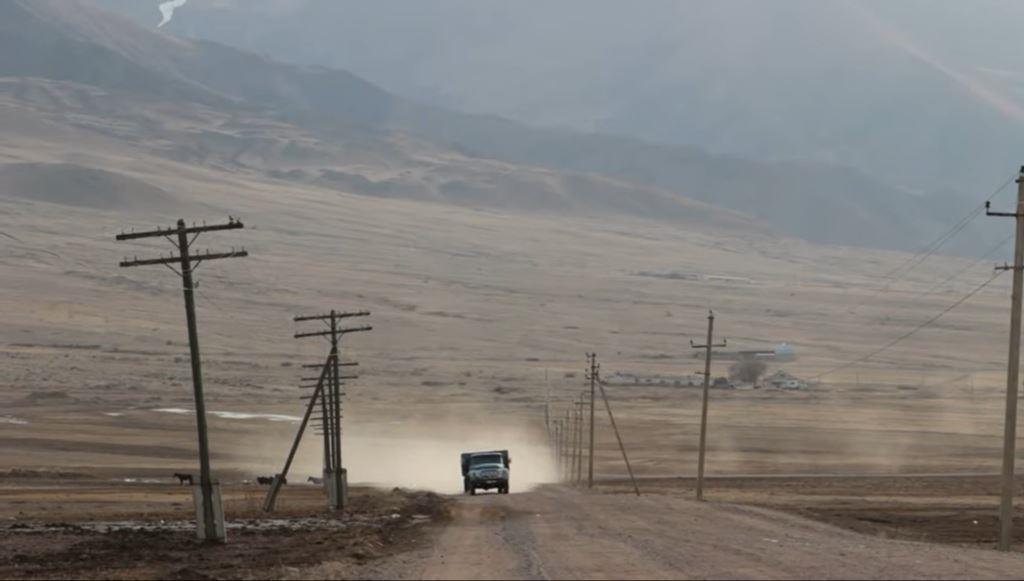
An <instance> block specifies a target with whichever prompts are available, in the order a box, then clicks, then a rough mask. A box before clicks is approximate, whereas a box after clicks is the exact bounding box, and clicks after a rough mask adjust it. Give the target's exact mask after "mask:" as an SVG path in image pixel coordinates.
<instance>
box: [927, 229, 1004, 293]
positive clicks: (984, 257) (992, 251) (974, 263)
mask: <svg viewBox="0 0 1024 581" xmlns="http://www.w3.org/2000/svg"><path fill="white" fill-rule="evenodd" d="M1010 240H1013V234H1010V235H1009V236H1007V237H1006V238H1004V239H1003V240H1002V242H1000V243H999V244H996V245H995V246H993V247H992V248H991V249H989V251H988V252H986V253H985V254H984V255H982V256H981V257H980V258H978V259H976V260H973V261H971V263H970V264H968V265H967V266H965V267H963V268H961V269H960V270H958V271H956V272H955V273H953V274H952V275H950V276H948V277H946V278H945V279H943V280H942V281H941V282H939V283H937V284H935V285H934V286H932V287H931V288H929V289H928V290H926V291H923V292H922V293H920V294H918V295H917V296H915V297H914V298H915V299H919V298H922V297H926V296H928V295H930V294H932V293H933V292H935V291H936V290H938V289H939V288H941V287H943V286H944V285H946V284H949V283H950V282H952V281H953V280H955V279H957V278H959V277H960V275H962V274H963V273H965V272H967V271H968V270H970V269H972V268H974V267H975V266H977V265H978V263H980V262H983V261H985V260H987V259H988V258H989V257H990V256H992V255H993V254H995V253H996V251H998V250H999V249H1000V248H1002V247H1003V246H1006V243H1007V242H1009V241H1010Z"/></svg>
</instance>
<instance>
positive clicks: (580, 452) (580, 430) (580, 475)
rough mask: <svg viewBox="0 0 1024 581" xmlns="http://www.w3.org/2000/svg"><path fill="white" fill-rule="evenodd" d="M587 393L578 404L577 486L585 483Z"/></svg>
mask: <svg viewBox="0 0 1024 581" xmlns="http://www.w3.org/2000/svg"><path fill="white" fill-rule="evenodd" d="M585 398H586V392H583V393H581V394H580V399H579V401H577V402H576V432H577V437H576V441H577V446H576V484H582V483H583V406H585V405H587V402H586V399H585Z"/></svg>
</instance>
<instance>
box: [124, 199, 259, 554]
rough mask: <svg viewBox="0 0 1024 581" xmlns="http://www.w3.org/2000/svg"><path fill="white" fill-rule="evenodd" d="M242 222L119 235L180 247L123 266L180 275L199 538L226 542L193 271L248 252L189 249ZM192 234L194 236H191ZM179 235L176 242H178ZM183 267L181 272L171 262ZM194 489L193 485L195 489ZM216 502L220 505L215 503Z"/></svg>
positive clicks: (126, 238)
mask: <svg viewBox="0 0 1024 581" xmlns="http://www.w3.org/2000/svg"><path fill="white" fill-rule="evenodd" d="M244 227H245V226H243V225H242V222H241V221H239V220H235V219H234V218H233V217H230V216H229V217H228V222H227V224H217V225H214V226H207V225H205V224H204V225H202V226H196V225H195V224H193V225H192V226H190V227H187V226H185V221H184V220H178V225H177V227H176V228H157V229H156V230H151V231H148V232H129V233H121V234H118V235H117V236H116V239H117V240H137V239H140V238H158V237H163V238H166V239H167V240H169V241H170V242H171V244H174V245H175V247H177V249H178V256H174V255H171V256H168V257H164V258H150V259H144V260H139V259H138V258H137V257H136V258H134V259H132V260H128V259H127V258H125V259H124V260H122V261H121V264H120V266H121V267H122V268H127V267H133V266H148V265H154V264H162V265H164V266H166V267H167V268H169V269H171V270H172V271H173V272H175V273H176V274H178V276H180V277H181V281H182V292H183V293H184V294H185V320H186V322H187V324H188V346H189V355H190V357H191V361H192V389H193V391H194V393H195V401H196V428H197V430H198V432H199V494H198V496H199V497H200V498H199V502H197V503H196V504H197V505H198V506H197V507H196V508H197V510H196V517H197V520H198V521H199V523H200V526H199V527H198V535H199V538H200V539H202V540H205V541H211V542H224V541H225V540H226V538H227V535H226V532H225V528H224V511H223V505H222V504H221V502H220V490H219V488H218V489H217V490H216V499H215V498H214V493H215V490H214V482H213V479H212V478H211V476H210V449H209V444H208V440H207V434H206V402H205V400H204V398H203V370H202V364H201V362H200V358H199V331H198V330H197V328H196V303H195V297H194V296H193V295H194V284H193V281H192V273H193V272H194V271H195V269H197V268H199V265H200V264H202V263H203V261H206V260H218V259H221V258H241V257H244V256H248V255H249V253H247V252H246V251H245V250H244V249H243V250H239V251H236V250H234V249H232V250H231V252H221V253H210V251H209V250H207V251H206V252H205V253H203V254H191V253H190V252H189V250H190V249H191V247H192V244H193V243H194V242H195V241H196V238H198V237H199V235H200V234H202V233H203V232H214V231H217V230H237V229H240V228H244ZM190 236H191V239H190V238H189V237H190ZM175 237H177V242H175ZM175 264H176V265H178V266H180V268H181V271H180V272H179V271H178V270H176V269H175V268H174V266H172V265H175ZM193 490H194V489H193ZM215 502H216V505H217V507H216V508H215V507H214V504H215Z"/></svg>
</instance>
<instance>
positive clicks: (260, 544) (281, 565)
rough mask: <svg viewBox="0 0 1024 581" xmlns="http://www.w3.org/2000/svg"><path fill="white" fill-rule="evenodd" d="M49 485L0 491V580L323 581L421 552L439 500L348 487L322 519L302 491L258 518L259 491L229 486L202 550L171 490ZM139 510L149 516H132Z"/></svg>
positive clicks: (186, 506)
mask: <svg viewBox="0 0 1024 581" xmlns="http://www.w3.org/2000/svg"><path fill="white" fill-rule="evenodd" d="M49 486H50V487H47V485H45V484H42V483H39V482H34V483H32V485H31V486H28V485H22V486H18V485H12V484H11V483H5V484H4V486H3V487H0V500H2V501H3V502H0V507H2V508H0V578H4V579H64V578H74V579H238V578H246V579H275V578H286V577H287V578H305V577H316V576H318V575H316V574H315V573H311V571H313V570H315V569H317V568H323V567H324V566H329V568H330V570H331V571H332V573H331V576H336V577H362V576H364V575H363V574H361V573H360V571H361V570H362V569H363V568H365V567H367V566H372V564H373V563H374V562H375V561H377V560H380V559H383V558H385V557H391V556H394V555H395V554H398V553H402V552H405V551H410V550H415V549H417V548H421V547H424V546H427V544H426V543H427V538H428V537H429V535H430V534H431V533H429V532H428V529H429V528H430V526H431V524H434V523H439V522H443V521H444V520H445V519H446V518H447V516H446V515H447V501H446V500H445V499H444V498H442V497H439V496H437V495H435V494H431V493H422V492H410V491H404V490H397V489H396V490H392V491H381V490H373V489H354V490H353V491H352V492H351V496H350V502H349V506H348V507H347V508H346V510H345V512H344V514H342V515H337V514H331V513H328V512H327V511H326V510H325V507H324V500H323V494H322V491H321V490H320V489H319V487H314V486H291V487H288V488H287V489H286V490H285V491H284V492H283V493H282V496H281V497H280V498H281V502H280V504H281V506H282V510H281V511H279V512H278V513H275V514H273V515H271V516H269V517H268V516H267V515H264V514H262V513H260V512H259V510H258V504H257V503H256V502H255V501H254V500H255V499H256V498H258V497H261V496H262V492H264V491H265V489H260V488H256V487H233V488H228V489H226V490H225V497H226V500H225V504H226V512H227V516H228V521H229V522H228V527H229V528H228V543H226V544H223V545H207V546H203V545H201V544H200V543H199V542H198V541H197V540H196V539H195V533H194V524H193V522H192V520H191V519H192V515H191V514H190V511H191V504H190V498H188V496H187V495H188V493H187V492H186V491H185V490H184V489H182V488H179V487H176V486H174V485H152V484H148V485H135V486H132V485H127V484H119V485H115V486H107V485H103V484H100V483H84V482H83V483H66V482H65V483H61V484H60V485H57V484H53V483H51V484H50V485H49ZM15 502H24V504H20V505H19V504H15ZM19 506H20V507H21V509H19V508H18V507H19ZM141 506H149V507H150V510H149V512H134V513H133V512H132V511H133V510H135V509H138V508H139V507H141ZM26 507H32V508H33V509H34V508H37V507H51V508H50V510H44V511H41V512H35V511H32V510H31V509H30V510H29V511H26V510H25V508H26ZM57 507H59V508H57ZM12 513H13V514H12ZM58 514H59V518H56V517H57V516H58ZM129 517H130V518H129Z"/></svg>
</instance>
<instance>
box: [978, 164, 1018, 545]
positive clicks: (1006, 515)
mask: <svg viewBox="0 0 1024 581" xmlns="http://www.w3.org/2000/svg"><path fill="white" fill-rule="evenodd" d="M989 205H990V204H989V202H985V211H986V214H988V215H989V216H1008V217H1012V218H1015V219H1016V222H1017V240H1016V244H1015V246H1014V251H1013V266H1005V265H1004V266H1002V267H998V268H999V269H1002V270H1013V294H1012V295H1011V297H1010V360H1009V363H1008V364H1007V368H1006V421H1005V423H1004V424H1003V480H1002V495H1001V498H1000V502H999V550H1000V551H1009V550H1010V545H1011V544H1012V541H1013V539H1012V534H1013V480H1014V466H1013V463H1014V456H1015V455H1016V443H1017V389H1018V374H1019V371H1020V332H1021V326H1020V323H1021V321H1020V318H1021V296H1022V291H1024V166H1021V168H1020V174H1019V175H1018V176H1017V211H1016V212H1010V213H1006V212H992V211H990V210H989Z"/></svg>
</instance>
